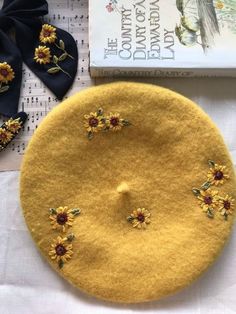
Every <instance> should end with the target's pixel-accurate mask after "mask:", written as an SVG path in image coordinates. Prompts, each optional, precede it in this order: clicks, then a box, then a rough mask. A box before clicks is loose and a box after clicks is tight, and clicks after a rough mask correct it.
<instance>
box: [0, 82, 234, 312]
mask: <svg viewBox="0 0 236 314" xmlns="http://www.w3.org/2000/svg"><path fill="white" fill-rule="evenodd" d="M158 82H159V84H160V85H164V86H168V87H170V88H172V89H175V90H177V91H180V92H181V93H183V94H184V95H186V96H188V97H190V98H192V99H193V100H195V101H196V102H198V103H199V104H200V105H201V107H202V108H203V109H204V110H205V111H206V112H208V114H209V115H210V116H211V117H212V119H213V120H214V121H215V122H216V124H217V125H218V127H219V128H220V129H221V131H222V134H223V137H224V139H225V142H226V144H227V146H228V148H229V150H230V152H231V154H232V157H233V161H234V164H236V84H235V83H236V80H233V79H168V80H167V79H166V80H163V79H160V80H158ZM209 145H214V143H209ZM186 149H187V148H186ZM206 149H207V148H206ZM0 162H1V159H0ZM18 178H19V173H18V172H3V173H0V217H1V219H0V226H1V228H0V237H1V241H0V314H41V313H46V314H47V313H48V314H54V313H57V314H77V313H82V314H87V313H95V314H98V313H103V314H108V313H109V314H113V313H114V314H118V313H139V314H140V313H148V314H151V313H158V314H166V313H174V314H179V313H181V314H233V313H236V298H235V296H236V250H235V246H236V230H234V232H233V234H232V237H231V239H230V241H229V243H228V244H227V246H226V248H225V249H224V251H223V254H222V255H221V256H220V258H219V259H218V260H217V261H216V263H215V264H214V265H213V266H212V267H211V268H210V269H209V271H208V272H207V273H206V274H204V275H203V276H202V277H201V278H200V279H199V280H198V281H196V282H195V283H194V284H193V285H192V286H190V287H189V288H187V289H185V290H184V291H182V292H180V293H179V294H177V295H175V296H173V297H169V298H166V299H165V300H162V301H159V302H153V303H149V304H142V305H115V304H111V303H106V302H102V301H98V300H96V299H94V298H92V297H89V296H86V295H84V294H83V293H81V292H79V291H78V290H76V289H75V288H73V287H71V286H70V285H69V284H68V283H67V282H66V281H64V280H63V279H61V278H60V277H59V276H58V275H57V274H56V273H54V272H53V271H52V270H51V268H50V267H49V266H48V265H47V263H46V262H45V261H44V259H43V258H42V257H41V256H40V254H39V253H38V251H37V249H36V247H35V245H34V243H33V241H32V240H31V237H30V234H29V232H28V231H27V228H26V226H25V222H24V219H23V217H22V214H21V208H20V205H19V195H18V190H19V189H18ZM36 197H37V196H36ZM147 275H148V273H147Z"/></svg>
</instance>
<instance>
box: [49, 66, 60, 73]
mask: <svg viewBox="0 0 236 314" xmlns="http://www.w3.org/2000/svg"><path fill="white" fill-rule="evenodd" d="M59 71H60V69H59V68H57V67H54V68H50V69H48V71H47V72H48V73H50V74H55V73H58V72H59Z"/></svg>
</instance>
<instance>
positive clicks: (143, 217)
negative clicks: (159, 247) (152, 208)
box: [127, 208, 151, 229]
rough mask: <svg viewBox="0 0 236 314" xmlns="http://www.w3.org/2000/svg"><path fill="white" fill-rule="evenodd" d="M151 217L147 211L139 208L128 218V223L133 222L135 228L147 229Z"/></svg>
mask: <svg viewBox="0 0 236 314" xmlns="http://www.w3.org/2000/svg"><path fill="white" fill-rule="evenodd" d="M150 216H151V214H150V212H149V211H148V210H147V209H145V208H138V209H136V210H134V211H133V212H132V213H131V214H130V216H128V217H127V221H129V222H131V223H132V225H133V227H134V228H138V229H146V227H147V225H148V224H150V222H151V220H150Z"/></svg>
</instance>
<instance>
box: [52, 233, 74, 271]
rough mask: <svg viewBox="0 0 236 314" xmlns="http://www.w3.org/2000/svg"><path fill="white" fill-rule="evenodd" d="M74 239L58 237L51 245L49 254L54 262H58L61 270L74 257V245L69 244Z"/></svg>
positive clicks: (72, 237)
mask: <svg viewBox="0 0 236 314" xmlns="http://www.w3.org/2000/svg"><path fill="white" fill-rule="evenodd" d="M73 239H74V236H73V235H70V236H68V237H65V238H62V237H60V236H58V237H57V238H56V239H55V240H53V242H52V244H51V249H50V251H49V253H48V254H49V256H50V257H51V259H52V260H55V261H57V263H58V266H59V268H62V267H63V265H64V263H66V262H68V261H69V260H70V259H71V257H72V255H73V245H72V244H71V243H68V242H71V241H73Z"/></svg>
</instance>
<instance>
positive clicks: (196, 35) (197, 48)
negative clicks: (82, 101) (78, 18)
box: [89, 0, 236, 77]
mask: <svg viewBox="0 0 236 314" xmlns="http://www.w3.org/2000/svg"><path fill="white" fill-rule="evenodd" d="M89 7H90V8H89V10H90V70H91V74H92V76H95V77H96V76H107V75H112V76H116V75H117V76H125V75H136V76H139V75H144V76H235V77H236V0H90V4H89Z"/></svg>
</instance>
